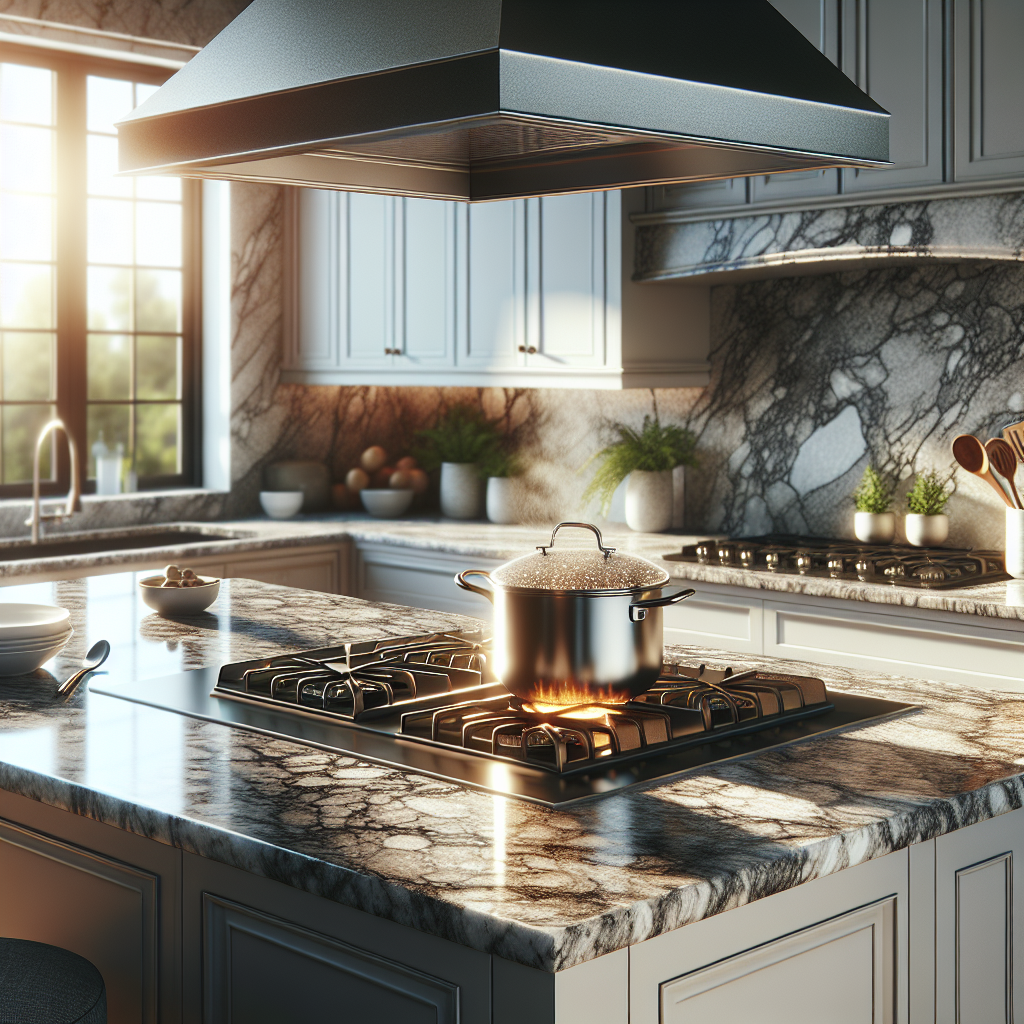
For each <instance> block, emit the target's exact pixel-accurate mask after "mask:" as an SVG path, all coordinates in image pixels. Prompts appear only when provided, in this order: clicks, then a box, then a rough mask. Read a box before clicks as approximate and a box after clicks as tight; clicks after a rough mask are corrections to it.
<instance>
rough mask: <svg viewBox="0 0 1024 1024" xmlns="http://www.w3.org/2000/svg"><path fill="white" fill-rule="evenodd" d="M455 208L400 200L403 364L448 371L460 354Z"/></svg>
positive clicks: (400, 350) (398, 345)
mask: <svg viewBox="0 0 1024 1024" xmlns="http://www.w3.org/2000/svg"><path fill="white" fill-rule="evenodd" d="M454 207H455V204H454V203H447V202H439V201H437V200H434V199H399V200H398V211H399V216H400V217H401V225H400V237H401V243H402V244H401V250H400V252H399V253H397V254H396V257H397V258H396V260H395V267H396V290H397V293H398V294H399V295H400V296H401V298H402V301H401V316H400V326H399V331H398V338H396V341H395V348H396V349H398V353H399V354H400V356H401V357H403V358H402V359H400V360H399V361H398V365H402V364H403V363H408V364H409V365H412V366H424V367H432V368H443V367H445V366H447V365H449V364H451V363H452V362H453V360H454V352H455V209H454Z"/></svg>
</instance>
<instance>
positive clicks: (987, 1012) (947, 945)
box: [935, 810, 1024, 1024]
mask: <svg viewBox="0 0 1024 1024" xmlns="http://www.w3.org/2000/svg"><path fill="white" fill-rule="evenodd" d="M1021 858H1024V810H1017V811H1012V812H1010V813H1009V814H1001V815H999V816H998V817H996V818H992V819H990V820H989V821H983V822H979V823H978V824H977V825H971V826H970V827H969V828H964V829H960V830H959V831H957V832H950V833H949V834H948V835H945V836H939V837H938V838H937V839H936V840H935V1020H936V1024H954V1022H960V1021H962V1022H968V1021H969V1022H970V1024H1010V1022H1011V1021H1013V1020H1018V1021H1019V1020H1021V1019H1022V1015H1024V997H1022V990H1024V943H1022V942H1021V941H1020V937H1019V936H1018V937H1017V941H1014V936H1013V930H1014V924H1017V925H1019V924H1020V922H1022V921H1024V891H1022V890H1024V882H1022V879H1020V878H1017V879H1014V868H1015V866H1019V864H1020V862H1021Z"/></svg>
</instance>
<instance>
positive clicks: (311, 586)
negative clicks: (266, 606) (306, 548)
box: [224, 551, 339, 594]
mask: <svg viewBox="0 0 1024 1024" xmlns="http://www.w3.org/2000/svg"><path fill="white" fill-rule="evenodd" d="M224 575H225V576H226V577H228V578H232V577H239V578H242V579H247V580H259V581H260V582H261V583H273V584H276V585H277V586H279V587H299V588H301V589H302V590H317V591H320V592H321V593H325V594H337V593H338V589H339V587H338V584H339V579H338V555H337V552H336V551H313V552H302V553H296V554H288V555H279V556H277V557H270V558H268V557H266V556H264V557H260V556H259V555H258V553H257V554H250V555H249V556H248V557H246V558H238V559H232V560H230V561H228V563H227V564H226V565H225V567H224Z"/></svg>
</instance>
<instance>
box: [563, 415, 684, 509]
mask: <svg viewBox="0 0 1024 1024" xmlns="http://www.w3.org/2000/svg"><path fill="white" fill-rule="evenodd" d="M612 430H613V431H615V433H617V434H618V435H619V440H618V441H616V442H614V443H613V444H610V445H608V446H607V447H606V448H602V449H601V451H599V452H598V453H597V454H596V455H594V456H592V457H591V458H590V459H588V460H587V463H586V465H587V466H589V465H590V463H591V462H594V461H595V460H596V461H598V462H599V463H600V465H599V466H598V467H597V472H596V473H594V478H593V479H592V480H591V481H590V483H589V484H588V485H587V489H586V490H585V491H584V492H583V500H584V501H589V500H590V499H591V498H593V497H595V496H596V497H598V498H599V499H600V501H601V511H602V513H603V514H604V515H607V514H608V512H609V510H610V509H611V503H612V495H613V494H614V493H615V489H616V488H617V487H618V486H619V484H621V483H622V481H623V480H625V479H626V477H627V476H629V474H630V473H632V472H633V471H634V470H642V471H646V472H649V473H660V472H664V471H665V470H668V469H675V467H676V466H696V465H697V457H696V455H695V454H694V449H695V448H696V445H697V438H696V437H695V436H694V434H693V432H692V431H690V430H687V429H686V427H680V426H677V425H675V424H669V425H667V426H663V425H662V424H661V422H660V421H659V419H658V416H657V414H655V415H654V416H653V417H651V416H645V417H644V425H643V427H642V428H641V429H640V430H634V428H633V427H630V426H627V425H626V424H625V423H613V424H612ZM584 468H586V466H584Z"/></svg>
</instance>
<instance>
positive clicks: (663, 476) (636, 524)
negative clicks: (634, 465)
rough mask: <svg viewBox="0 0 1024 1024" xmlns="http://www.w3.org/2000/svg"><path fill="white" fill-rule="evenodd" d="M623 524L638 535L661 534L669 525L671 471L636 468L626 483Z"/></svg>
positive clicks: (670, 517) (670, 521) (670, 519)
mask: <svg viewBox="0 0 1024 1024" xmlns="http://www.w3.org/2000/svg"><path fill="white" fill-rule="evenodd" d="M626 525H627V526H628V527H629V528H630V529H631V530H636V531H637V532H639V533H661V532H662V530H667V529H668V528H669V527H670V526H671V525H672V470H671V469H669V470H666V471H665V472H664V473H649V472H647V471H646V470H642V469H635V470H633V472H632V473H630V474H629V479H628V480H627V481H626Z"/></svg>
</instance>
